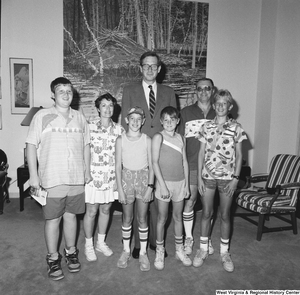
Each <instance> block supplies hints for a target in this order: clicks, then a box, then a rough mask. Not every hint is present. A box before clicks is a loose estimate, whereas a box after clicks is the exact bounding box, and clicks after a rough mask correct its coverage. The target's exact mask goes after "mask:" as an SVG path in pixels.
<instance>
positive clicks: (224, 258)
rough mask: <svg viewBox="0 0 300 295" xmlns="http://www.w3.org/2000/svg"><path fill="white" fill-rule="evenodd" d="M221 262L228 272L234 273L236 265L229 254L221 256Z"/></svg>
mask: <svg viewBox="0 0 300 295" xmlns="http://www.w3.org/2000/svg"><path fill="white" fill-rule="evenodd" d="M220 257H221V261H222V264H223V268H224V269H225V270H226V271H228V272H233V271H234V265H233V262H232V260H231V257H230V254H229V253H228V252H226V253H224V254H221V255H220Z"/></svg>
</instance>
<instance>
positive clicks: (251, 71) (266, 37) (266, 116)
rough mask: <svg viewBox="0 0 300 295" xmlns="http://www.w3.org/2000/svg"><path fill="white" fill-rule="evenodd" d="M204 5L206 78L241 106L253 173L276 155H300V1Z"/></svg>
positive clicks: (230, 0) (233, 0) (216, 0)
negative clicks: (228, 92) (207, 13)
mask: <svg viewBox="0 0 300 295" xmlns="http://www.w3.org/2000/svg"><path fill="white" fill-rule="evenodd" d="M199 2H201V1H199ZM205 2H207V3H209V27H208V30H209V31H208V60H207V76H208V77H211V78H212V79H213V80H214V81H215V84H216V86H217V87H219V88H227V89H228V90H229V91H230V92H231V93H232V95H233V97H234V98H235V99H236V101H237V104H238V107H239V112H238V113H239V117H238V121H239V122H240V123H241V124H242V126H243V127H244V129H245V130H246V132H247V134H248V136H249V140H250V144H251V145H252V147H253V149H251V150H250V151H249V153H247V149H248V148H251V146H247V145H246V146H245V148H244V151H243V152H244V154H245V157H246V158H248V160H249V161H248V162H249V164H250V166H251V167H252V169H253V172H254V173H255V172H262V171H267V168H268V163H269V162H270V159H271V158H272V157H273V156H274V155H275V154H277V153H291V154H298V153H299V150H298V149H299V148H298V142H299V139H298V124H299V113H300V105H299V102H300V95H299V93H300V92H299V87H300V83H299V81H300V79H299V78H300V77H299V71H300V63H299V59H300V57H299V52H300V43H299V40H300V30H299V28H300V1H299V0H289V1H286V0H251V1H249V0H205Z"/></svg>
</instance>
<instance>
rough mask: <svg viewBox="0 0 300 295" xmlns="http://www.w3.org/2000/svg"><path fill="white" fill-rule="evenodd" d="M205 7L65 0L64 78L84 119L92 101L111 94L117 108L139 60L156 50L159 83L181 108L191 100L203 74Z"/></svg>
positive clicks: (173, 1)
mask: <svg viewBox="0 0 300 295" xmlns="http://www.w3.org/2000/svg"><path fill="white" fill-rule="evenodd" d="M207 29H208V4H207V3H199V2H192V1H178V0H64V75H65V76H66V77H67V78H69V79H70V80H71V81H72V83H73V84H74V86H75V88H76V89H77V91H78V95H77V96H76V98H77V101H76V102H75V103H74V105H76V104H77V105H78V107H79V108H81V109H82V111H83V112H84V114H85V115H86V117H87V118H88V119H90V118H91V117H94V116H98V114H97V112H96V111H95V109H94V100H95V99H96V97H97V95H98V94H103V93H105V92H110V93H111V94H112V95H113V96H115V97H116V98H117V100H118V102H119V104H120V105H121V104H122V102H121V99H122V89H123V87H124V85H126V84H128V83H132V82H135V81H139V80H140V79H141V75H140V69H139V58H140V56H141V55H142V54H143V52H145V51H148V50H154V51H156V52H157V53H158V54H159V55H160V57H161V59H162V61H163V67H162V71H161V73H160V75H159V76H158V82H159V83H164V84H167V85H169V86H171V87H173V88H174V90H175V92H176V94H177V96H178V99H179V102H180V106H181V107H184V106H186V105H189V104H191V103H192V102H193V100H194V91H195V86H194V84H195V81H196V80H198V79H199V78H201V77H203V76H205V72H206V49H207V31H208V30H207Z"/></svg>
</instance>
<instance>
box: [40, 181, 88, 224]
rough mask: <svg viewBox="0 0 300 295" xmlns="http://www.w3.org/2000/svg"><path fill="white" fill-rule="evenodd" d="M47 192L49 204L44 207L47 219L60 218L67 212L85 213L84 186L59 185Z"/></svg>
mask: <svg viewBox="0 0 300 295" xmlns="http://www.w3.org/2000/svg"><path fill="white" fill-rule="evenodd" d="M47 191H48V197H47V203H46V205H45V206H43V207H42V208H43V213H44V217H45V219H55V218H58V217H60V216H62V215H63V214H64V213H65V212H68V213H72V214H82V213H84V212H85V198H84V185H58V186H55V187H52V188H49V189H47Z"/></svg>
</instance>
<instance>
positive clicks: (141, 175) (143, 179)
mask: <svg viewBox="0 0 300 295" xmlns="http://www.w3.org/2000/svg"><path fill="white" fill-rule="evenodd" d="M148 176H149V169H148V167H146V168H144V169H141V170H129V169H127V168H125V167H123V169H122V187H123V190H124V193H125V198H126V203H127V204H132V203H134V201H135V199H141V200H143V198H144V196H145V193H146V191H147V189H148Z"/></svg>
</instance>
